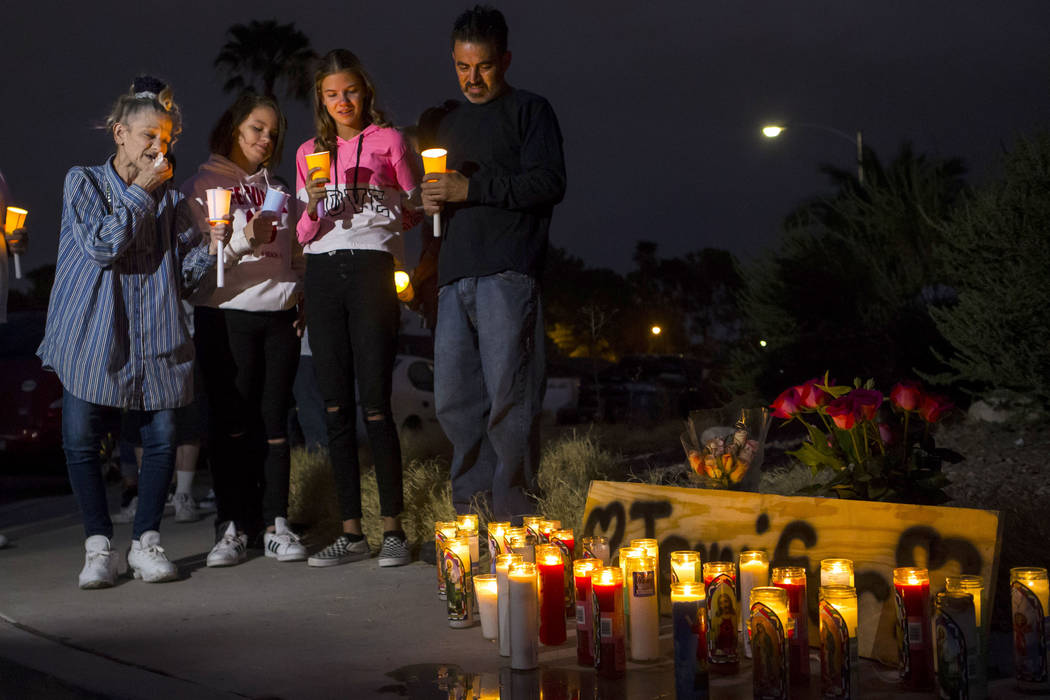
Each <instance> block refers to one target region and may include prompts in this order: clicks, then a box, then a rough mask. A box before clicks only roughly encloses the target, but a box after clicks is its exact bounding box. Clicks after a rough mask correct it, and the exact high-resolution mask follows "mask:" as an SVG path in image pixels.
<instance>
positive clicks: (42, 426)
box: [0, 311, 62, 464]
mask: <svg viewBox="0 0 1050 700" xmlns="http://www.w3.org/2000/svg"><path fill="white" fill-rule="evenodd" d="M46 318H47V314H46V312H44V311H19V312H14V313H10V314H8V317H7V323H0V463H3V464H10V463H12V462H14V461H15V460H14V458H15V457H19V456H22V457H27V456H33V455H40V454H41V453H60V452H61V449H62V384H61V383H60V382H59V381H58V377H57V376H56V375H55V373H54V372H46V371H44V369H43V368H42V367H41V365H40V358H38V357H37V356H36V354H35V353H36V349H37V347H38V346H39V345H40V340H41V339H42V338H43V337H44V323H45V320H46Z"/></svg>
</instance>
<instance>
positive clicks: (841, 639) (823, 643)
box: [819, 585, 860, 700]
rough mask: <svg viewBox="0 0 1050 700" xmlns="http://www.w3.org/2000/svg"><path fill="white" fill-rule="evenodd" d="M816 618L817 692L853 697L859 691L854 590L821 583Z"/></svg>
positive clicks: (855, 598) (837, 696) (838, 696)
mask: <svg viewBox="0 0 1050 700" xmlns="http://www.w3.org/2000/svg"><path fill="white" fill-rule="evenodd" d="M819 617H820V628H819V629H820V677H821V680H820V686H821V693H822V694H823V697H824V698H843V699H844V700H847V699H849V698H854V697H856V695H857V693H859V692H860V688H859V687H858V684H859V672H860V658H859V655H858V646H857V591H856V589H855V588H853V587H851V586H843V585H828V586H821V588H820V606H819Z"/></svg>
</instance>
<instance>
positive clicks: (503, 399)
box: [423, 7, 565, 523]
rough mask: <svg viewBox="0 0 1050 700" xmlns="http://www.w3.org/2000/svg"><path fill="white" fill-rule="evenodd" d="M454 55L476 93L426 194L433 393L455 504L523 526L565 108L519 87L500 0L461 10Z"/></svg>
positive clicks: (449, 133) (449, 123) (541, 383)
mask: <svg viewBox="0 0 1050 700" xmlns="http://www.w3.org/2000/svg"><path fill="white" fill-rule="evenodd" d="M452 58H453V61H454V63H455V68H456V75H457V77H458V79H459V85H460V89H461V90H462V92H463V94H464V96H465V97H466V98H467V102H466V103H460V104H459V105H458V106H457V107H456V108H455V109H452V110H451V111H450V112H449V113H448V114H447V115H446V116H445V117H444V119H443V120H442V122H441V124H440V126H439V127H438V130H437V140H438V142H439V143H440V144H441V145H442V146H443V147H444V148H446V149H447V150H448V166H449V171H448V172H446V173H444V174H440V175H433V174H428V175H427V177H426V178H425V180H426V181H425V182H424V183H423V204H424V207H425V209H426V212H427V213H428V214H433V213H436V212H438V211H443V212H444V216H443V218H444V219H445V221H446V228H445V231H444V241H443V242H442V245H441V253H440V258H439V261H438V285H439V287H440V290H439V301H438V323H437V333H436V338H435V347H434V359H435V365H436V366H435V377H434V394H435V399H436V402H437V413H438V419H439V420H440V422H441V426H442V428H443V429H444V431H445V434H446V435H447V436H448V438H449V440H451V441H452V445H453V449H454V454H453V459H452V500H453V502H454V504H455V506H456V509H457V511H458V512H461V513H465V512H469V511H470V510H471V507H472V501H473V499H474V498H475V497H476V496H478V495H483V497H485V498H489V497H491V507H492V512H493V515H494V516H495V517H496V519H497V520H513V521H514V522H515V523H517V522H520V518H521V516H522V515H528V514H530V513H532V512H534V511H535V505H534V502H533V501H532V500H531V499H530V498H529V495H530V494H531V493H534V492H535V490H536V473H537V470H538V467H539V455H540V449H539V443H540V430H539V429H540V413H541V410H542V408H543V392H544V388H545V381H546V368H545V357H544V351H543V344H544V330H543V310H542V303H541V299H540V288H539V279H540V275H541V272H542V268H543V262H544V257H545V256H546V251H547V232H548V229H549V227H550V220H551V212H552V210H553V208H554V205H555V204H557V203H558V202H560V201H561V199H562V197H563V196H564V193H565V160H564V156H563V154H562V138H561V131H560V130H559V128H558V120H557V118H556V117H555V116H554V110H552V109H551V106H550V104H549V103H548V102H547V101H546V100H545V99H543V98H542V97H540V96H539V95H535V94H533V93H530V92H526V91H524V90H517V89H515V88H512V87H511V86H510V85H508V84H507V82H506V78H505V73H506V70H507V68H508V67H509V65H510V59H511V54H510V52H509V51H508V50H507V25H506V22H505V21H504V19H503V15H502V14H501V13H500V12H499V11H498V10H494V9H492V8H489V7H475V8H474V9H472V10H468V11H466V12H464V13H463V14H462V15H460V17H459V18H458V19H457V20H456V23H455V26H454V27H453V30H452Z"/></svg>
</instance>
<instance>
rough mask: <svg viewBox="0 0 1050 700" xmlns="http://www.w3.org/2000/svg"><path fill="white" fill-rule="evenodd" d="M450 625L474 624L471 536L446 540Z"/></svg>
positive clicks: (445, 566)
mask: <svg viewBox="0 0 1050 700" xmlns="http://www.w3.org/2000/svg"><path fill="white" fill-rule="evenodd" d="M442 565H443V568H444V571H445V598H446V600H447V601H448V626H449V627H472V626H473V625H474V586H473V580H472V577H471V573H470V538H469V537H453V538H451V539H449V540H448V541H446V542H445V554H444V557H443V558H442Z"/></svg>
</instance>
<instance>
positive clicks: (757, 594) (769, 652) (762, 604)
mask: <svg viewBox="0 0 1050 700" xmlns="http://www.w3.org/2000/svg"><path fill="white" fill-rule="evenodd" d="M788 597H789V596H788V592H787V591H786V590H785V589H783V588H780V587H777V586H755V587H754V588H752V589H751V595H750V596H749V601H750V613H749V615H748V632H749V634H750V636H751V644H752V649H754V656H755V663H754V665H753V666H752V674H753V676H752V681H753V683H754V697H756V698H763V699H766V698H768V700H788V697H790V695H791V682H790V679H791V671H792V670H793V669H791V663H790V660H789V659H790V656H791V652H790V647H789V645H790V643H791V640H790V636H791V634H790V626H791V613H790V612H789V611H788Z"/></svg>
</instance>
